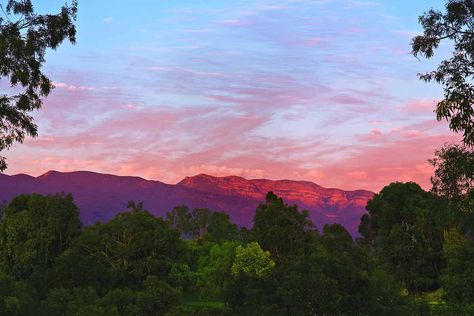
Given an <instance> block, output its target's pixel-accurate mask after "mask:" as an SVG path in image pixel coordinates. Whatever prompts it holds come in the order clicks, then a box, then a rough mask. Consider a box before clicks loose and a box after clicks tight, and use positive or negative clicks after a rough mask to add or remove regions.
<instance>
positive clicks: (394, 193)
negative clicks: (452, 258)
mask: <svg viewBox="0 0 474 316" xmlns="http://www.w3.org/2000/svg"><path fill="white" fill-rule="evenodd" d="M446 209H447V205H446V203H444V200H442V199H441V198H438V197H436V196H435V195H433V194H431V193H429V192H425V191H423V189H421V188H420V186H419V185H418V184H416V183H413V182H409V183H399V182H397V183H392V184H390V185H388V186H386V187H384V188H383V189H382V190H381V191H380V193H378V194H375V195H374V197H373V198H372V199H371V200H369V202H368V204H367V210H368V214H366V215H364V216H363V217H362V219H361V226H360V227H359V232H360V233H361V235H362V237H363V238H365V240H366V241H367V242H368V243H369V244H372V245H373V247H374V250H375V253H376V257H377V260H378V261H379V262H380V263H381V264H382V266H383V267H384V268H385V269H387V271H388V272H390V273H391V274H392V275H394V276H395V278H396V279H397V280H399V281H401V282H403V284H404V285H405V287H406V288H407V289H408V291H409V292H410V293H413V294H417V293H420V292H423V291H429V290H435V289H437V288H438V287H439V280H438V279H439V274H440V272H441V269H442V268H443V267H444V258H443V253H442V240H443V235H442V234H443V230H444V227H446V225H449V223H448V219H449V216H448V215H447V212H446Z"/></svg>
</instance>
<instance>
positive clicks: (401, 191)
mask: <svg viewBox="0 0 474 316" xmlns="http://www.w3.org/2000/svg"><path fill="white" fill-rule="evenodd" d="M462 157H464V158H466V157H468V159H467V160H466V159H464V158H463V159H464V160H463V159H460V158H462ZM473 162H474V154H473V153H472V151H467V150H466V149H465V148H462V147H457V146H454V147H449V148H444V149H443V150H441V151H439V152H437V158H436V159H435V160H434V161H433V162H432V163H433V164H434V165H435V167H436V172H435V176H434V177H433V190H432V191H431V192H425V191H424V190H422V189H421V188H420V186H418V185H417V184H416V183H392V184H390V185H388V186H386V187H385V188H383V189H382V190H381V191H380V192H379V193H378V194H376V195H375V196H374V197H373V198H372V199H371V200H370V201H369V203H368V205H367V211H368V212H367V214H366V215H364V216H363V217H362V218H361V223H360V227H359V230H360V238H357V239H356V240H353V238H352V237H351V235H350V234H349V233H348V232H347V231H346V229H345V228H344V227H343V226H341V225H338V224H332V225H325V226H324V227H323V228H322V229H321V231H318V230H317V229H316V228H315V226H314V224H313V223H312V222H311V221H310V220H309V216H308V215H309V214H308V212H307V211H300V210H298V208H297V207H296V206H291V205H287V204H285V203H284V202H283V200H282V199H281V198H278V197H277V196H275V195H274V194H273V193H271V192H270V193H268V195H267V197H266V200H265V201H263V203H262V204H261V205H259V206H258V207H257V209H256V212H255V216H254V220H253V226H252V227H251V228H249V229H247V228H238V227H237V226H236V225H234V224H232V223H231V222H230V221H229V217H228V215H227V214H225V213H223V212H212V211H210V210H208V209H193V210H190V209H188V208H187V207H185V206H178V207H175V208H174V209H173V210H171V211H170V212H169V213H167V215H166V217H165V218H157V217H154V216H152V215H151V214H150V213H148V212H147V211H146V210H145V209H144V206H143V205H142V204H141V203H135V202H131V203H129V205H128V210H127V212H124V213H120V214H118V215H117V216H116V217H115V218H114V219H112V220H111V221H109V222H107V223H97V224H95V225H92V226H88V227H81V223H80V221H79V212H78V209H77V207H76V206H75V205H74V202H73V198H72V196H71V195H64V194H57V195H49V196H42V195H38V194H32V195H22V196H18V197H16V198H15V199H13V200H12V201H11V202H10V203H9V204H8V205H6V206H4V207H3V208H1V214H0V218H1V221H0V315H39V316H41V315H44V316H46V315H47V316H56V315H57V316H59V315H66V316H79V315H107V316H109V315H112V316H113V315H117V316H118V315H120V316H121V315H123V316H125V315H127V316H129V315H137V316H138V315H193V314H194V315H273V316H277V315H472V314H474V305H473V303H474V265H473V262H474V239H473V236H474V231H473V228H474V226H473V225H472V224H473V223H474V217H473V215H472V211H473V210H474V208H473V205H474V204H473V202H474V199H473V197H474V190H473V189H472V188H473V187H472V174H473V172H474V163H473ZM469 173H470V175H471V177H468V176H466V175H469Z"/></svg>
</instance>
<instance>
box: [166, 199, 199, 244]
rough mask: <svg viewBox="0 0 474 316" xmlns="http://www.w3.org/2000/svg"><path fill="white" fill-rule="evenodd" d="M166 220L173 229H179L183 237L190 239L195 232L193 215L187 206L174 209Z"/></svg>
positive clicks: (167, 215)
mask: <svg viewBox="0 0 474 316" xmlns="http://www.w3.org/2000/svg"><path fill="white" fill-rule="evenodd" d="M166 220H167V221H168V222H169V223H170V225H171V227H173V228H175V229H177V230H178V231H179V232H180V234H181V237H183V238H190V237H191V236H192V232H193V223H192V215H191V212H190V211H189V208H188V207H187V206H184V205H181V206H176V207H174V208H173V209H172V210H171V211H170V212H167V213H166Z"/></svg>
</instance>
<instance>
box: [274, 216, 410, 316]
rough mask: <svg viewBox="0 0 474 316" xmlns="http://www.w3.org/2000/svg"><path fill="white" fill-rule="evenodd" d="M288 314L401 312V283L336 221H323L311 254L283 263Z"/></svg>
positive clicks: (282, 292)
mask: <svg viewBox="0 0 474 316" xmlns="http://www.w3.org/2000/svg"><path fill="white" fill-rule="evenodd" d="M280 270H281V271H280V275H281V281H279V293H280V295H281V297H282V300H283V304H281V306H282V307H284V308H286V309H287V310H288V314H290V315H343V314H350V315H403V314H405V313H404V309H405V308H406V302H405V301H404V300H403V298H402V297H401V295H400V292H401V291H400V286H398V285H397V284H396V283H395V282H394V280H392V279H391V278H390V277H389V276H388V275H387V274H386V273H383V272H382V271H381V270H377V269H376V267H375V265H374V262H373V260H372V259H371V258H370V256H369V255H368V254H366V253H365V252H364V250H363V248H361V247H359V246H358V245H357V244H355V243H354V242H353V240H352V237H351V236H350V234H349V233H348V232H347V230H346V229H345V228H344V227H343V226H341V225H338V224H333V225H325V226H324V229H323V234H322V235H321V237H320V238H319V240H318V242H316V243H315V244H314V246H313V248H312V251H311V253H310V254H309V255H306V256H300V257H297V258H295V259H294V260H292V261H291V262H288V264H285V265H284V266H282V267H280Z"/></svg>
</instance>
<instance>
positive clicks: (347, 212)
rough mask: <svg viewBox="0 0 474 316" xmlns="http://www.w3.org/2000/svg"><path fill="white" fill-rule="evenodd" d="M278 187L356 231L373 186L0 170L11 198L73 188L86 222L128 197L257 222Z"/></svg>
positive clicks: (103, 216) (3, 195)
mask: <svg viewBox="0 0 474 316" xmlns="http://www.w3.org/2000/svg"><path fill="white" fill-rule="evenodd" d="M269 191H273V192H274V193H275V194H276V195H278V196H279V197H282V198H283V199H284V200H285V202H286V203H288V204H291V205H292V204H296V205H298V207H299V208H300V209H306V210H308V211H309V213H310V217H311V220H312V221H313V223H315V224H316V226H318V227H319V228H321V227H322V225H323V224H325V223H335V222H336V223H340V224H342V225H344V226H345V227H346V228H347V229H348V230H349V232H350V233H351V234H352V235H357V227H358V225H359V220H360V217H361V216H362V214H364V212H365V206H366V204H367V201H368V200H369V199H370V198H371V197H372V196H373V194H374V193H373V192H370V191H366V190H355V191H344V190H341V189H334V188H324V187H321V186H319V185H317V184H315V183H313V182H308V181H292V180H277V181H274V180H266V179H253V180H247V179H244V178H242V177H237V176H226V177H214V176H209V175H205V174H199V175H196V176H193V177H186V178H184V179H183V180H182V181H180V182H178V183H177V184H174V185H172V184H166V183H163V182H160V181H151V180H145V179H142V178H139V177H130V176H116V175H110V174H101V173H95V172H89V171H76V172H58V171H48V172H47V173H45V174H43V175H41V176H39V177H32V176H29V175H25V174H18V175H13V176H9V175H4V174H0V201H4V202H8V201H10V200H11V199H12V198H13V197H15V196H17V195H20V194H28V193H41V194H53V193H58V192H65V193H72V195H73V197H74V201H75V202H76V204H77V206H78V207H79V209H80V217H81V220H82V222H83V223H84V224H86V225H88V224H92V223H95V222H96V221H107V220H109V219H111V218H113V217H114V216H115V215H116V214H117V213H119V212H121V211H124V210H125V209H126V207H127V204H128V201H131V200H133V201H136V202H143V204H144V206H145V208H146V209H148V210H149V211H150V212H151V213H152V214H154V215H157V216H164V215H165V214H166V212H168V211H170V210H171V209H172V208H173V207H175V206H177V205H187V206H188V207H190V208H191V209H192V208H197V207H200V208H204V207H205V208H209V209H211V210H214V211H225V212H226V213H227V214H229V216H230V218H231V220H232V221H233V222H234V223H236V224H238V225H240V226H248V227H250V226H251V225H252V219H253V215H254V213H255V209H256V207H257V206H258V204H260V203H262V202H263V201H264V200H265V195H266V194H267V192H269Z"/></svg>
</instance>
